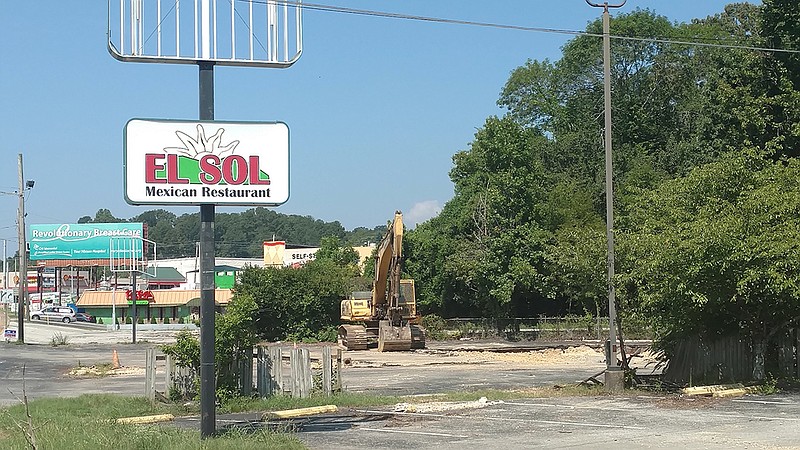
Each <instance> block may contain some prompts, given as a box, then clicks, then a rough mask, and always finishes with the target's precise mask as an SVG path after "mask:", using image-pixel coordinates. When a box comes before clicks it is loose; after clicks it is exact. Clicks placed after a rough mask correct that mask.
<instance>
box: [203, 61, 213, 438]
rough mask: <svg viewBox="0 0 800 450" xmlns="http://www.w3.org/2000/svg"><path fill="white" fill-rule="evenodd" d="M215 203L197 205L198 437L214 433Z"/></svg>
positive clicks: (208, 108)
mask: <svg viewBox="0 0 800 450" xmlns="http://www.w3.org/2000/svg"><path fill="white" fill-rule="evenodd" d="M199 68H200V73H199V85H200V105H199V106H200V120H214V64H213V63H209V62H202V63H200V64H199ZM214 210H215V208H214V205H213V204H203V205H200V437H201V438H208V437H211V436H213V435H214V434H215V433H216V420H217V419H216V399H215V398H214V397H215V393H216V391H217V389H216V386H215V385H214V381H215V380H214V319H215V317H214V314H215V311H214V304H215V301H214V300H215V299H214V287H215V286H214V266H215V265H216V262H215V256H214Z"/></svg>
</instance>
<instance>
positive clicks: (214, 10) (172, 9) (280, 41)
mask: <svg viewBox="0 0 800 450" xmlns="http://www.w3.org/2000/svg"><path fill="white" fill-rule="evenodd" d="M218 3H224V2H223V1H221V0H183V1H181V0H108V51H109V53H111V56H113V57H114V58H116V59H118V60H120V61H128V62H153V63H176V64H197V63H199V62H203V61H205V62H211V63H213V64H215V65H220V66H254V67H272V68H286V67H289V66H291V65H292V64H294V63H295V62H296V61H297V60H298V59H299V58H300V55H301V54H302V53H303V14H302V1H301V0H228V2H227V3H228V4H229V5H230V8H228V7H227V6H228V5H222V6H219V5H218ZM187 4H188V5H187ZM187 6H188V7H187ZM112 19H113V20H112Z"/></svg>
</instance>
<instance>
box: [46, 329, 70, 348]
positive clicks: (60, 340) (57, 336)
mask: <svg viewBox="0 0 800 450" xmlns="http://www.w3.org/2000/svg"><path fill="white" fill-rule="evenodd" d="M67 344H69V336H67V335H65V334H63V333H61V332H58V331H56V332H55V333H53V337H52V338H50V345H51V346H53V347H58V346H60V345H67Z"/></svg>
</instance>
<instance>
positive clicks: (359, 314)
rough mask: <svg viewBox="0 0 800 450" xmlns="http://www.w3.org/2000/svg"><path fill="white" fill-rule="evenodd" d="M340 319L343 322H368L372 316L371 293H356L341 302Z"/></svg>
mask: <svg viewBox="0 0 800 450" xmlns="http://www.w3.org/2000/svg"><path fill="white" fill-rule="evenodd" d="M341 313H342V315H341V318H342V320H345V321H359V320H369V319H370V317H371V316H372V292H370V291H357V292H353V294H352V295H351V296H350V298H348V299H347V300H342V305H341Z"/></svg>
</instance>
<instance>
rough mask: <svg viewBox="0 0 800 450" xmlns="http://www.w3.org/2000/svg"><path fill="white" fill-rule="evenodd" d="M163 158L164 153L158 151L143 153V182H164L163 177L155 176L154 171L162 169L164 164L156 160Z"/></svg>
mask: <svg viewBox="0 0 800 450" xmlns="http://www.w3.org/2000/svg"><path fill="white" fill-rule="evenodd" d="M162 159H164V155H159V154H158V153H147V154H145V155H144V181H145V183H166V182H167V180H165V179H163V178H156V172H158V171H159V170H164V164H158V161H160V160H162Z"/></svg>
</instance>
